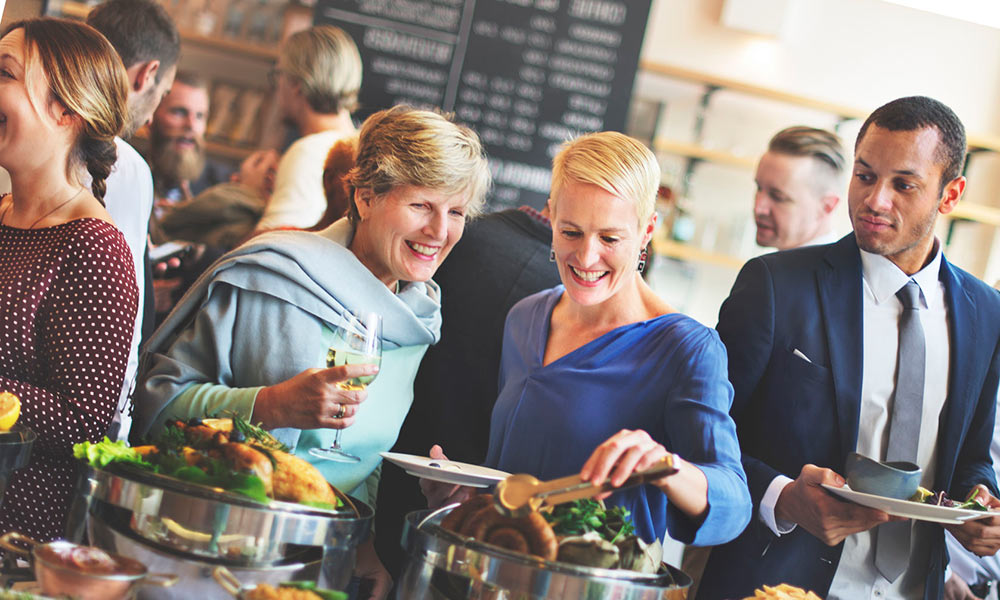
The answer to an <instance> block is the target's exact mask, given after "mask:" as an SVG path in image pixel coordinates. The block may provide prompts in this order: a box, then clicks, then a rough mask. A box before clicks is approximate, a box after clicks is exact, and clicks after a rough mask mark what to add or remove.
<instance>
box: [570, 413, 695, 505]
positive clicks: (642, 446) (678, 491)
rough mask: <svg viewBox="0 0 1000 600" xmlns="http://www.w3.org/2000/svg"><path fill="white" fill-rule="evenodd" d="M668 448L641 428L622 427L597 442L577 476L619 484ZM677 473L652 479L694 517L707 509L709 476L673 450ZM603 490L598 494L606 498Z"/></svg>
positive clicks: (596, 482) (675, 502) (653, 483)
mask: <svg viewBox="0 0 1000 600" xmlns="http://www.w3.org/2000/svg"><path fill="white" fill-rule="evenodd" d="M668 454H669V452H667V449H666V448H664V447H663V445H662V444H660V443H658V442H656V441H655V440H654V439H653V438H651V437H650V436H649V434H648V433H646V432H645V431H643V430H641V429H637V430H634V431H633V430H629V429H622V430H621V431H619V432H618V433H616V434H614V435H613V436H611V437H610V438H608V439H607V440H605V441H604V443H602V444H601V445H599V446H598V447H597V448H596V449H595V450H594V452H593V453H592V454H591V455H590V458H588V459H587V462H585V463H584V464H583V468H582V469H580V478H581V479H584V480H586V481H590V482H591V483H593V484H594V485H601V484H603V483H604V482H605V481H607V480H610V481H611V483H612V484H614V485H616V486H619V485H621V484H623V483H624V482H625V480H626V479H628V476H629V475H631V474H632V473H635V472H636V471H643V470H645V469H648V468H649V467H651V466H653V465H654V464H655V463H657V462H658V461H660V460H662V459H663V458H665V457H666V456H667V455H668ZM674 466H675V467H677V473H674V474H673V475H668V476H666V477H663V478H662V479H659V480H657V481H653V482H652V485H655V486H656V487H658V488H660V489H661V490H662V491H663V493H664V494H666V495H667V498H669V499H670V502H671V503H672V504H673V505H674V506H676V507H677V508H678V509H680V510H681V512H683V513H685V514H686V515H688V516H690V517H693V518H696V519H697V518H700V517H702V516H704V514H705V512H706V511H707V510H708V479H707V478H706V477H705V474H704V473H703V472H702V471H701V469H699V468H698V467H696V466H694V465H693V464H691V463H689V462H687V461H686V460H684V459H682V458H681V457H679V456H677V455H676V454H674ZM609 495H610V494H604V495H603V496H600V498H606V497H607V496H609Z"/></svg>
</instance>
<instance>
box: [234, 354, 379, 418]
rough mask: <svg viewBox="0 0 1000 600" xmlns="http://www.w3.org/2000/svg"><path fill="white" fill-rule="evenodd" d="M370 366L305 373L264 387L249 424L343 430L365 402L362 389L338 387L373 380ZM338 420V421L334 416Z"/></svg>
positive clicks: (375, 369)
mask: <svg viewBox="0 0 1000 600" xmlns="http://www.w3.org/2000/svg"><path fill="white" fill-rule="evenodd" d="M377 373H378V366H377V365H373V364H359V365H350V364H349V365H343V366H340V367H330V368H326V369H306V370H305V371H302V372H301V373H299V374H298V375H296V376H295V377H292V378H291V379H288V380H286V381H283V382H281V383H278V384H275V385H272V386H268V387H265V388H264V389H262V390H260V392H259V393H258V394H257V400H256V402H255V404H254V410H253V417H252V419H253V421H254V422H261V423H263V424H264V427H266V428H267V429H274V428H276V427H294V428H296V429H343V428H345V427H349V426H350V425H351V424H352V423H354V418H355V415H357V413H358V408H359V405H360V404H361V403H362V402H364V401H365V399H366V398H368V392H367V391H366V390H364V389H356V390H345V389H343V388H342V387H341V386H340V385H338V384H343V383H344V382H347V381H350V380H353V379H357V378H359V377H365V376H373V375H375V374H377ZM341 411H343V414H342V416H340V417H338V416H337V415H338V414H341Z"/></svg>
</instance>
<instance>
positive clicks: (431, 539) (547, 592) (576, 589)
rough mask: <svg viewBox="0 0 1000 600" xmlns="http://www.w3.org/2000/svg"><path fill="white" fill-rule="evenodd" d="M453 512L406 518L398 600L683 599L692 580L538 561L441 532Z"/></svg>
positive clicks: (676, 574)
mask: <svg viewBox="0 0 1000 600" xmlns="http://www.w3.org/2000/svg"><path fill="white" fill-rule="evenodd" d="M453 508H454V507H447V508H444V509H441V510H438V511H436V512H433V513H430V512H428V511H419V512H414V513H410V514H409V515H407V517H406V523H405V525H404V529H403V539H402V544H403V548H404V549H405V550H406V553H407V559H406V565H405V568H404V571H403V575H402V578H401V580H400V583H399V588H398V589H399V594H400V595H399V597H400V598H426V599H433V600H459V599H461V600H548V599H551V600H556V599H562V598H615V599H616V600H684V599H686V598H687V592H688V588H689V587H690V586H691V579H690V578H689V577H688V576H687V575H685V574H684V573H682V572H681V571H680V570H678V569H675V568H674V567H671V566H669V565H666V564H664V565H663V569H662V570H661V572H660V573H657V574H643V573H637V572H634V571H624V570H611V569H595V568H590V567H580V566H576V565H570V564H566V563H559V562H551V561H546V560H542V559H540V558H537V557H533V556H530V555H526V554H519V553H515V552H510V551H507V550H504V549H502V548H497V547H495V546H492V545H489V544H483V543H480V542H476V541H474V540H471V539H469V538H464V537H461V536H458V535H456V534H454V533H452V532H450V531H446V530H444V529H442V528H441V527H440V523H441V520H442V519H443V518H444V516H445V515H447V514H448V513H449V512H450V511H451V510H452V509H453Z"/></svg>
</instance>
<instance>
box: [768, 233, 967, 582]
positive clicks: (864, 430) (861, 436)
mask: <svg viewBox="0 0 1000 600" xmlns="http://www.w3.org/2000/svg"><path fill="white" fill-rule="evenodd" d="M860 252H861V265H862V277H863V280H862V290H863V297H864V298H863V313H864V314H863V317H862V318H863V336H864V340H863V371H862V383H861V412H860V422H859V424H858V444H857V451H858V452H859V453H861V454H864V455H865V456H871V457H873V458H878V459H880V460H881V459H884V458H885V451H886V446H887V444H888V440H889V420H890V418H891V415H892V407H891V400H892V395H893V391H894V390H895V386H896V359H897V353H898V350H899V318H900V316H901V315H902V312H903V305H902V303H900V301H899V300H898V299H897V298H896V292H898V291H899V290H900V289H901V288H902V287H903V286H905V285H906V284H907V283H908V282H909V281H910V279H913V280H914V281H915V282H916V283H917V285H918V286H919V287H920V292H921V294H920V296H921V299H920V306H919V310H918V313H917V314H918V315H919V318H920V323H921V325H922V326H923V330H924V340H925V349H926V361H927V362H926V364H927V365H928V368H927V369H925V371H924V403H923V413H924V415H923V418H922V419H921V421H920V440H919V443H918V448H917V464H919V465H920V466H921V467H923V475H922V479H921V485H923V486H924V487H927V488H932V487H933V483H934V468H935V463H936V458H937V452H936V446H937V433H938V420H939V417H940V414H941V410H942V409H943V407H944V401H945V398H946V396H947V393H948V372H949V350H950V338H949V336H948V319H947V306H946V305H945V301H944V286H943V285H942V284H941V282H940V281H939V279H938V274H939V272H940V269H941V250H940V244H939V243H938V242H937V240H935V250H934V258H933V260H932V261H931V262H930V263H929V264H928V265H927V266H926V267H924V268H923V269H922V270H920V271H919V272H918V273H916V274H915V275H913V277H909V276H907V275H906V274H905V273H903V271H901V270H900V269H899V267H897V266H896V265H895V264H894V263H893V262H892V261H890V260H889V259H887V258H885V257H883V256H878V255H876V254H871V253H869V252H865V251H863V250H862V251H860ZM791 481H792V480H791V479H790V478H788V477H785V476H779V477H776V478H775V479H774V480H773V481H772V482H771V484H770V485H769V486H768V489H767V491H766V492H765V494H764V497H763V499H762V501H761V506H760V512H759V515H758V516H759V518H760V519H761V520H762V521H763V522H764V523H765V524H766V525H767V526H768V527H769V528H770V529H771V530H772V531H773V532H774V533H775V534H776V535H782V534H784V533H788V532H789V531H791V530H792V529H794V528H795V524H794V523H786V522H776V520H775V516H774V507H775V504H776V503H777V499H778V496H779V495H780V494H781V490H782V489H784V486H785V485H787V484H788V483H790V482H791ZM925 527H926V526H925V525H919V526H916V527H914V530H913V531H914V534H913V536H912V537H911V540H912V542H911V546H910V563H911V564H926V562H927V560H928V555H929V552H930V545H929V544H930V542H929V539H928V536H927V535H926V534H927V533H928V531H927V530H926V529H925ZM874 561H875V552H874V546H873V545H872V533H871V532H870V531H867V532H862V533H859V534H855V535H852V536H849V537H848V538H847V539H846V540H845V541H844V551H843V554H842V555H841V559H840V564H839V565H838V567H837V572H836V574H835V575H834V578H833V583H832V584H831V586H830V592H829V594H828V595H827V600H838V599H839V600H859V599H863V598H872V599H877V600H882V599H884V598H923V590H924V579H925V577H926V573H924V572H923V571H922V570H919V569H914V570H912V571H907V572H905V573H903V575H901V576H900V577H899V578H898V579H896V581H895V582H894V583H889V582H888V581H887V580H886V579H885V578H883V577H882V576H881V575H880V574H879V572H878V570H877V569H876V568H875V562H874ZM917 571H920V572H917Z"/></svg>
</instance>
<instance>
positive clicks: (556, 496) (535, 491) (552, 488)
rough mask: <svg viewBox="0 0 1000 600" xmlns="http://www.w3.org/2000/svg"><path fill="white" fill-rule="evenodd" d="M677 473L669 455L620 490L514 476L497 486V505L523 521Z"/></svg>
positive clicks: (574, 481)
mask: <svg viewBox="0 0 1000 600" xmlns="http://www.w3.org/2000/svg"><path fill="white" fill-rule="evenodd" d="M676 472H677V467H676V466H674V455H673V454H668V455H666V456H665V457H663V458H662V459H660V461H659V462H657V463H656V464H654V465H653V466H651V467H649V468H648V469H646V470H644V471H639V472H637V473H633V474H632V475H630V476H629V478H628V479H626V480H625V482H624V483H622V484H621V485H619V486H614V485H611V482H610V481H605V482H604V483H603V484H601V485H593V484H591V483H590V482H589V481H583V480H581V479H580V476H579V475H570V476H569V477H560V478H559V479H553V480H551V481H538V480H537V479H535V478H534V477H532V476H531V475H525V474H523V473H520V474H517V475H511V476H509V477H507V478H506V479H504V480H503V481H501V482H500V483H498V484H497V487H496V489H495V490H493V504H494V505H496V509H497V510H498V511H500V513H501V514H504V515H507V516H509V517H523V516H525V515H527V514H528V513H530V512H532V511H536V510H538V509H539V508H541V507H542V506H555V505H557V504H562V503H564V502H571V501H573V500H579V499H581V498H592V497H594V496H596V495H598V494H601V493H603V492H610V491H616V490H623V489H625V488H630V487H634V486H637V485H639V484H642V483H647V482H650V481H654V480H657V479H660V478H662V477H666V476H667V475H673V474H674V473H676Z"/></svg>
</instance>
